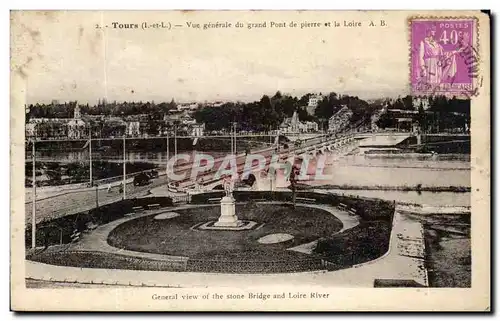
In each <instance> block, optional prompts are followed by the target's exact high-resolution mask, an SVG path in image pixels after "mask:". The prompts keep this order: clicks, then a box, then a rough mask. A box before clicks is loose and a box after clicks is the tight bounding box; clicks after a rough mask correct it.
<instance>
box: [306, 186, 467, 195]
mask: <svg viewBox="0 0 500 321" xmlns="http://www.w3.org/2000/svg"><path fill="white" fill-rule="evenodd" d="M304 185H305V184H302V185H301V187H302V186H304ZM312 188H314V189H335V190H364V191H401V192H433V193H441V192H453V193H470V191H471V188H470V187H468V186H422V185H415V186H408V185H402V186H387V185H348V184H344V185H331V184H328V185H319V186H314V187H312V186H311V189H312Z"/></svg>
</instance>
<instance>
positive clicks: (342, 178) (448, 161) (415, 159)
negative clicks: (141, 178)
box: [37, 150, 471, 206]
mask: <svg viewBox="0 0 500 321" xmlns="http://www.w3.org/2000/svg"><path fill="white" fill-rule="evenodd" d="M205 153H206V152H205ZM187 154H188V155H189V154H191V155H193V151H190V152H187ZM208 154H211V155H212V156H213V157H214V158H217V157H223V156H224V155H225V153H221V152H209V153H208ZM169 155H170V156H173V150H171V151H170V153H169ZM329 156H330V157H329V158H328V160H327V166H326V168H325V170H324V173H325V175H327V177H328V178H326V179H314V180H312V181H308V182H307V183H308V184H310V185H313V186H319V185H336V186H342V185H349V186H386V187H387V186H398V187H402V186H408V187H415V186H416V185H418V184H422V186H429V187H449V186H463V187H470V186H471V177H470V175H471V169H470V156H469V155H437V156H432V157H430V156H411V155H406V156H400V157H399V156H397V157H382V156H376V157H374V156H365V155H358V154H355V155H344V156H342V155H338V154H337V155H336V154H330V155H329ZM37 159H40V160H41V161H44V160H46V159H50V160H57V161H61V162H73V161H81V162H88V153H86V152H84V151H81V150H79V151H58V152H54V151H39V152H37ZM93 159H94V160H116V161H121V160H122V159H123V156H122V155H116V153H113V154H111V153H108V152H106V151H99V152H95V153H93ZM127 160H128V161H144V162H154V163H156V164H158V165H160V166H161V165H162V164H165V165H166V161H167V153H166V151H163V152H128V153H127ZM334 191H335V192H341V193H345V194H352V195H359V196H367V197H378V198H383V199H388V200H396V201H402V202H411V203H421V204H428V205H455V206H466V205H470V193H451V192H439V193H433V192H421V193H417V192H402V191H383V190H345V189H342V190H334Z"/></svg>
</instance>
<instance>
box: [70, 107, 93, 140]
mask: <svg viewBox="0 0 500 321" xmlns="http://www.w3.org/2000/svg"><path fill="white" fill-rule="evenodd" d="M86 128H87V124H86V123H85V122H84V121H83V120H82V115H81V113H80V106H76V107H75V111H74V114H73V119H72V120H70V121H69V122H68V138H73V139H79V138H83V137H84V136H88V134H87V131H86Z"/></svg>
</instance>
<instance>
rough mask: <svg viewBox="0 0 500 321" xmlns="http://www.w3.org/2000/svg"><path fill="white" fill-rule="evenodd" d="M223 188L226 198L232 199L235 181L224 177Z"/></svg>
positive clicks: (229, 177)
mask: <svg viewBox="0 0 500 321" xmlns="http://www.w3.org/2000/svg"><path fill="white" fill-rule="evenodd" d="M223 187H224V191H225V192H226V197H232V196H233V190H234V181H233V180H232V178H231V176H229V175H228V176H226V177H224V183H223Z"/></svg>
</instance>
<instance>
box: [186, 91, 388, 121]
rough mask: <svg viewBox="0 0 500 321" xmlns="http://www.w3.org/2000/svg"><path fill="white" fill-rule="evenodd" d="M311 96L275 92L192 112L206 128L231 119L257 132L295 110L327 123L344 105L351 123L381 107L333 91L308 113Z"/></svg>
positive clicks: (308, 118)
mask: <svg viewBox="0 0 500 321" xmlns="http://www.w3.org/2000/svg"><path fill="white" fill-rule="evenodd" d="M312 95H313V94H310V93H309V94H306V95H303V96H302V97H301V98H297V97H293V96H290V95H283V94H281V92H279V91H278V92H277V93H276V94H275V95H274V96H272V97H269V96H267V95H264V96H262V98H261V99H260V100H259V101H254V102H251V103H246V104H245V103H226V104H224V105H222V106H220V107H205V108H201V109H199V110H197V111H196V112H195V114H194V115H195V118H196V120H197V121H198V122H204V123H205V124H206V125H207V129H208V130H221V129H226V128H230V126H231V123H232V122H238V124H239V126H240V127H241V129H243V130H257V131H258V130H272V129H276V128H278V126H279V125H280V124H281V123H282V122H283V120H284V119H285V118H287V117H291V116H292V115H293V113H294V112H297V114H298V117H299V120H300V121H315V122H326V120H328V119H329V118H330V117H331V116H332V115H333V114H335V113H336V112H338V111H339V110H340V109H341V108H342V106H347V107H348V108H350V109H351V110H352V111H353V117H352V122H359V121H367V120H368V119H369V118H370V116H371V114H372V113H373V112H374V111H375V110H377V109H380V108H381V106H380V105H371V104H369V103H368V102H366V101H364V100H362V99H359V98H358V97H353V96H349V95H337V94H336V93H333V92H332V93H330V94H329V95H326V96H324V97H323V98H322V99H321V100H320V101H319V102H318V105H317V107H316V109H315V110H314V114H313V115H310V114H309V113H308V112H307V108H306V106H307V105H308V102H309V98H310V97H311V96H312Z"/></svg>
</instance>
